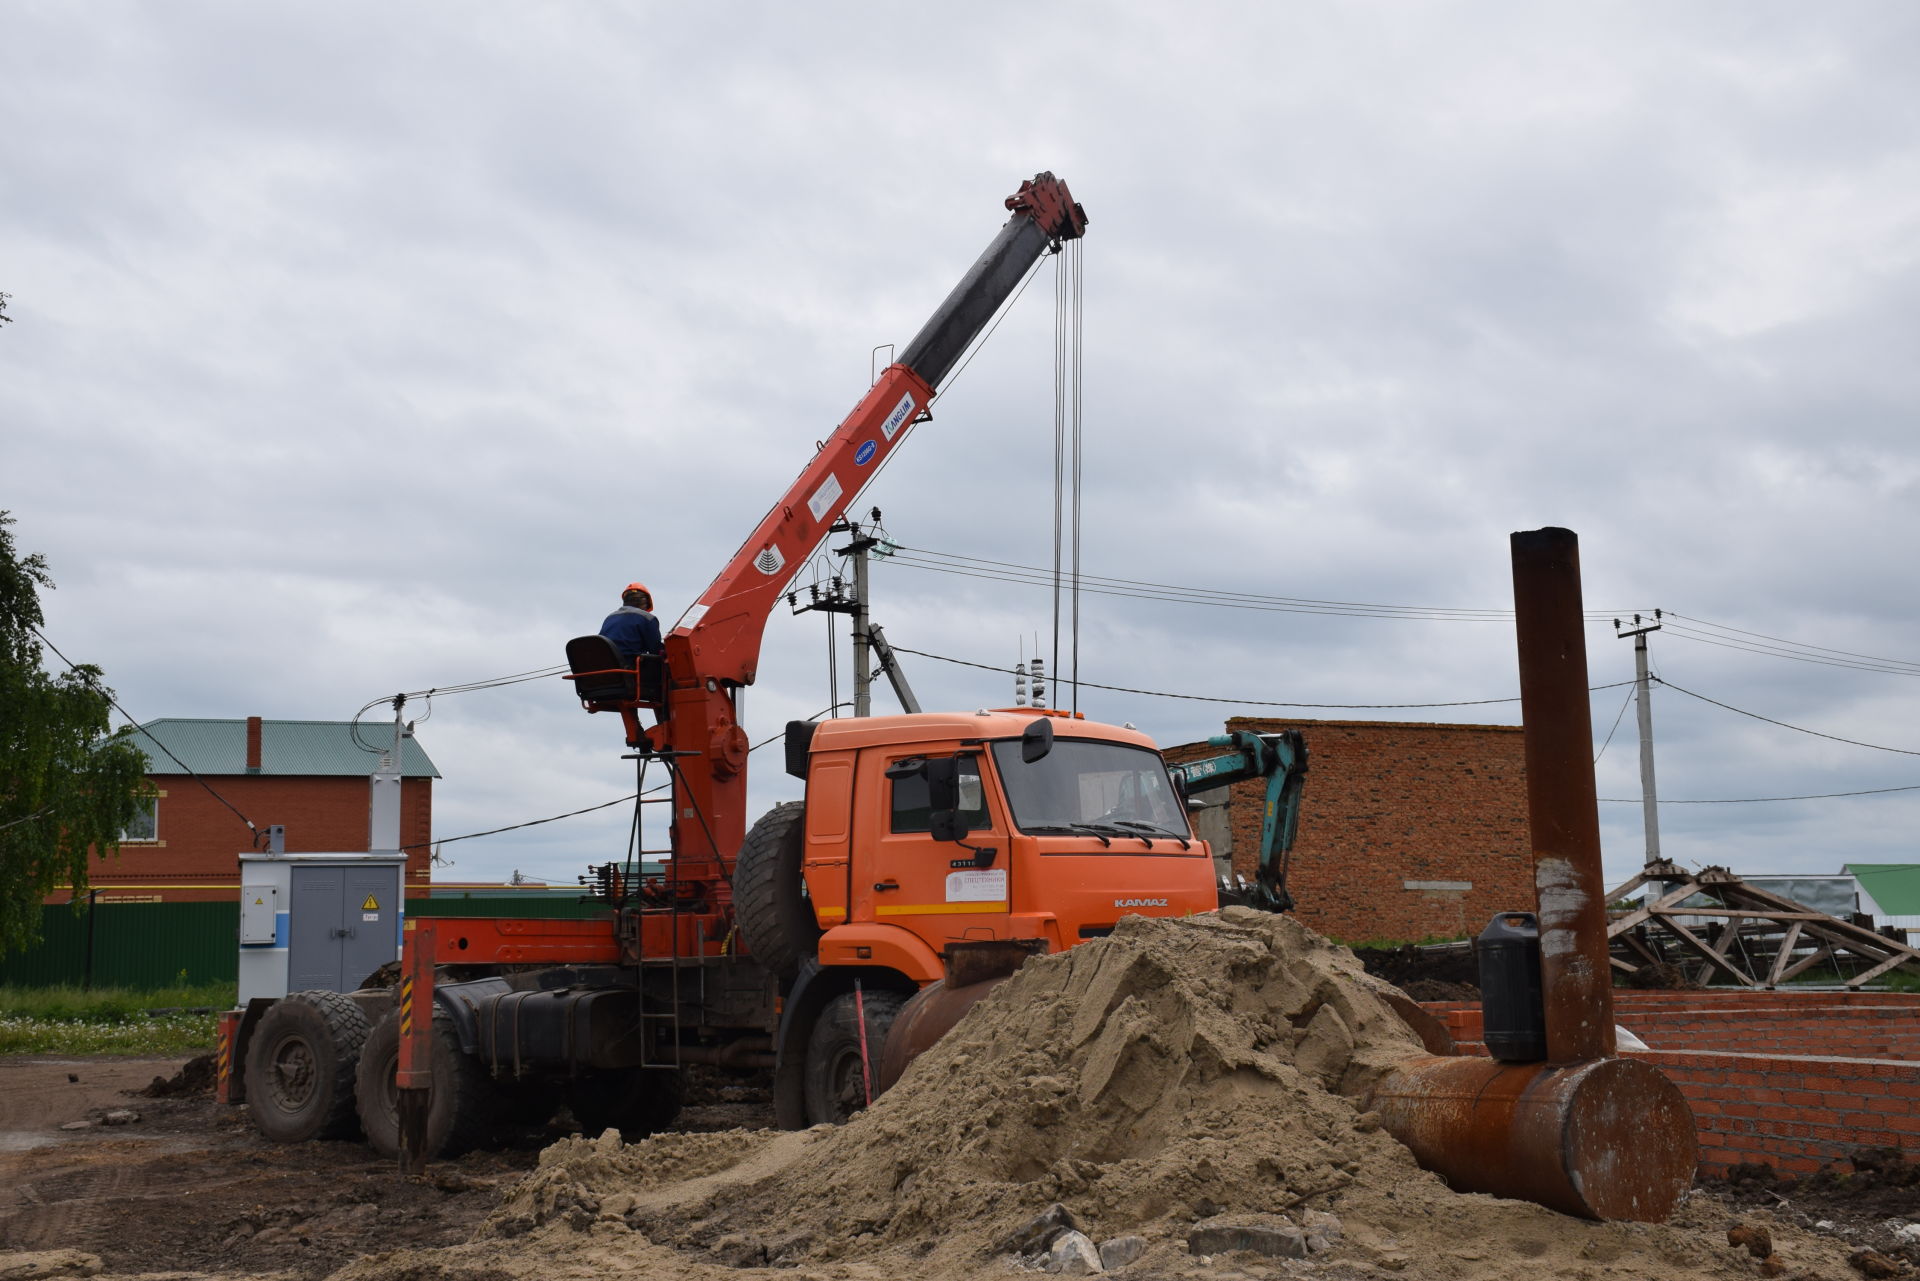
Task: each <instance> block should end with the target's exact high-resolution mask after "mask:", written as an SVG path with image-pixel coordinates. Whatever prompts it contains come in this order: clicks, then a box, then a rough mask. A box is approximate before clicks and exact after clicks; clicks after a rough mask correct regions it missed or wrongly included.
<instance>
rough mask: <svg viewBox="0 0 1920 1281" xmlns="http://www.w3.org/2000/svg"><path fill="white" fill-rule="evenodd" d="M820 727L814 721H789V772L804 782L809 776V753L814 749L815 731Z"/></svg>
mask: <svg viewBox="0 0 1920 1281" xmlns="http://www.w3.org/2000/svg"><path fill="white" fill-rule="evenodd" d="M819 728H820V726H819V725H817V724H815V723H814V722H813V721H788V722H787V773H789V774H791V775H793V776H794V777H795V778H797V779H800V780H801V781H803V782H804V781H805V780H806V777H807V753H808V752H809V751H811V750H813V731H815V730H817V729H819Z"/></svg>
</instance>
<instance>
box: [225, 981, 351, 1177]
mask: <svg viewBox="0 0 1920 1281" xmlns="http://www.w3.org/2000/svg"><path fill="white" fill-rule="evenodd" d="M367 1030H368V1029H367V1016H366V1015H365V1014H363V1013H362V1012H361V1010H360V1007H359V1006H358V1005H356V1004H355V1003H354V1001H353V998H352V997H349V996H344V995H342V994H341V993H339V992H294V993H292V994H291V995H288V996H285V997H282V998H281V999H280V1000H278V1001H276V1002H274V1003H273V1005H272V1006H270V1007H269V1008H268V1009H267V1012H266V1013H265V1014H262V1015H261V1016H260V1022H259V1024H258V1026H256V1027H255V1028H254V1029H253V1036H252V1037H251V1038H250V1039H249V1041H248V1043H247V1062H246V1067H245V1072H246V1086H247V1111H248V1112H249V1113H250V1114H251V1115H252V1117H253V1123H254V1125H255V1127H256V1128H258V1129H259V1131H260V1133H262V1134H264V1135H266V1136H267V1137H268V1138H269V1139H272V1140H273V1141H274V1142H276V1143H304V1142H305V1141H306V1140H308V1139H345V1138H352V1137H353V1135H354V1132H355V1130H356V1129H357V1128H358V1125H357V1121H356V1119H355V1114H354V1106H353V1093H354V1076H355V1073H356V1071H357V1070H358V1068H359V1064H360V1056H361V1054H362V1052H363V1047H364V1046H365V1044H366V1040H367Z"/></svg>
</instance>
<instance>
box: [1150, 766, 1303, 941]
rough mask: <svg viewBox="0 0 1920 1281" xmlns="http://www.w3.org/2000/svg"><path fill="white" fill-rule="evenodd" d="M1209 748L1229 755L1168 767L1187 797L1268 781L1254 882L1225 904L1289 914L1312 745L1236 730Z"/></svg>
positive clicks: (1227, 894)
mask: <svg viewBox="0 0 1920 1281" xmlns="http://www.w3.org/2000/svg"><path fill="white" fill-rule="evenodd" d="M1207 746H1209V747H1224V748H1227V749H1229V750H1228V751H1226V752H1225V753H1223V754H1221V755H1219V756H1208V757H1205V758H1204V759H1201V760H1197V761H1188V762H1186V763H1185V764H1180V765H1174V764H1169V765H1168V766H1167V768H1168V769H1169V770H1170V771H1171V772H1172V774H1173V778H1174V781H1175V782H1176V783H1178V784H1179V785H1180V788H1181V790H1182V791H1183V792H1184V793H1185V794H1186V795H1188V796H1192V795H1194V794H1195V793H1197V792H1206V791H1211V790H1213V789H1214V788H1216V787H1226V786H1228V785H1230V784H1233V783H1238V782H1241V781H1242V780H1245V779H1250V778H1263V779H1265V780H1266V781H1267V794H1266V801H1265V805H1264V807H1263V809H1262V810H1261V816H1260V861H1259V865H1258V868H1257V870H1256V871H1255V873H1254V883H1253V884H1252V885H1250V886H1248V887H1247V888H1246V890H1245V891H1244V892H1238V891H1225V890H1223V891H1222V895H1221V902H1222V903H1223V904H1225V903H1228V902H1237V903H1242V904H1244V905H1245V906H1247V907H1257V908H1260V909H1262V910H1264V911H1268V912H1285V911H1288V910H1290V909H1291V908H1292V907H1293V895H1292V894H1289V893H1288V892H1287V856H1288V854H1289V853H1290V852H1291V851H1292V849H1293V838H1294V834H1295V833H1296V832H1297V831H1298V830H1299V827H1300V788H1301V785H1302V784H1303V783H1305V781H1306V776H1307V743H1306V740H1305V739H1303V738H1301V737H1300V731H1299V730H1297V729H1288V730H1281V731H1280V732H1279V733H1278V734H1254V733H1250V732H1248V731H1246V730H1235V731H1234V732H1233V733H1231V734H1216V735H1214V736H1213V737H1212V738H1209V739H1208V740H1207Z"/></svg>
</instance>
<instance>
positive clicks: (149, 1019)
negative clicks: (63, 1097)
mask: <svg viewBox="0 0 1920 1281" xmlns="http://www.w3.org/2000/svg"><path fill="white" fill-rule="evenodd" d="M235 999H236V990H235V986H234V984H232V983H206V984H200V985H198V986H193V987H171V988H162V989H160V990H158V991H152V992H136V991H130V990H127V989H124V988H95V989H94V990H93V991H91V992H88V991H82V990H81V989H80V988H77V987H45V988H20V987H0V1054H190V1053H195V1052H197V1051H201V1050H211V1049H212V1048H213V1045H214V1039H215V1036H216V1034H217V1026H216V1025H217V1023H218V1020H219V1014H218V1011H220V1010H226V1009H231V1008H232V1007H233V1004H234V1001H235ZM196 1009H199V1010H207V1011H211V1012H209V1013H201V1014H195V1013H191V1012H190V1011H193V1010H196Z"/></svg>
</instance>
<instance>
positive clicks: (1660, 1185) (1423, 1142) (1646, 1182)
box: [1369, 1057, 1699, 1223]
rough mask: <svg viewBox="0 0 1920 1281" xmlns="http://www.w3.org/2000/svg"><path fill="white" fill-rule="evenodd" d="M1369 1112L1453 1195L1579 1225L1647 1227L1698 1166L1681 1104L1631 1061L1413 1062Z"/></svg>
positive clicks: (1673, 1090)
mask: <svg viewBox="0 0 1920 1281" xmlns="http://www.w3.org/2000/svg"><path fill="white" fill-rule="evenodd" d="M1369 1106H1370V1107H1371V1108H1372V1109H1373V1110H1374V1111H1376V1112H1378V1113H1379V1114H1380V1123H1381V1125H1382V1126H1383V1127H1384V1128H1385V1129H1386V1131H1387V1132H1388V1133H1389V1134H1391V1135H1393V1137H1394V1138H1396V1139H1399V1140H1400V1141H1401V1142H1402V1143H1404V1144H1406V1145H1407V1147H1409V1148H1410V1149H1412V1151H1413V1155H1414V1159H1415V1160H1417V1161H1418V1162H1420V1164H1421V1165H1422V1166H1424V1167H1426V1168H1427V1169H1429V1170H1432V1171H1433V1172H1434V1173H1436V1174H1438V1175H1440V1176H1441V1177H1442V1178H1444V1179H1445V1180H1446V1181H1447V1184H1448V1186H1449V1187H1451V1188H1453V1189H1454V1191H1456V1192H1488V1193H1491V1194H1493V1195H1494V1196H1504V1197H1513V1198H1515V1199H1518V1200H1522V1201H1532V1202H1534V1203H1536V1204H1538V1205H1544V1206H1546V1207H1547V1208H1548V1209H1552V1210H1558V1211H1560V1212H1561V1213H1562V1214H1572V1215H1577V1216H1579V1217H1581V1218H1588V1219H1637V1220H1642V1221H1645V1222H1652V1223H1657V1222H1659V1221H1661V1220H1663V1219H1665V1218H1666V1217H1667V1216H1668V1215H1669V1214H1671V1213H1672V1212H1673V1207H1674V1205H1675V1204H1676V1203H1677V1202H1678V1201H1679V1199H1680V1194H1681V1193H1682V1192H1684V1191H1686V1189H1687V1188H1688V1186H1689V1185H1691V1184H1692V1182H1693V1171H1694V1166H1695V1165H1696V1164H1697V1162H1698V1159H1699V1157H1698V1153H1697V1151H1696V1150H1695V1142H1696V1141H1695V1138H1694V1125H1693V1112H1692V1110H1691V1109H1690V1108H1689V1107H1688V1106H1687V1100H1686V1097H1685V1096H1684V1095H1682V1094H1681V1093H1680V1090H1679V1087H1678V1086H1676V1085H1674V1083H1673V1082H1672V1081H1670V1080H1668V1079H1667V1076H1666V1074H1665V1073H1663V1072H1661V1071H1660V1070H1659V1069H1658V1068H1655V1067H1650V1066H1648V1065H1647V1064H1645V1063H1641V1062H1638V1061H1636V1060H1633V1059H1613V1058H1608V1059H1590V1060H1587V1061H1586V1062H1582V1063H1564V1064H1556V1063H1517V1064H1516V1063H1501V1062H1499V1061H1498V1060H1495V1059H1486V1058H1479V1057H1461V1058H1448V1059H1443V1058H1416V1059H1411V1060H1408V1061H1407V1062H1405V1063H1403V1064H1401V1065H1400V1066H1399V1067H1398V1068H1396V1069H1395V1070H1394V1071H1393V1072H1391V1073H1389V1074H1388V1076H1387V1077H1386V1078H1385V1079H1384V1080H1382V1082H1381V1083H1380V1084H1379V1085H1378V1086H1377V1087H1375V1089H1374V1092H1373V1098H1372V1101H1371V1103H1370V1104H1369Z"/></svg>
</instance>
